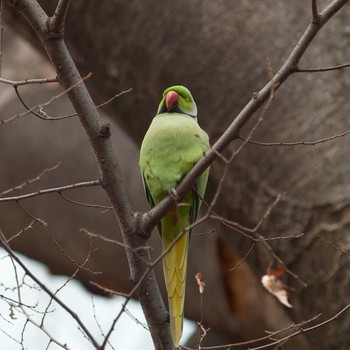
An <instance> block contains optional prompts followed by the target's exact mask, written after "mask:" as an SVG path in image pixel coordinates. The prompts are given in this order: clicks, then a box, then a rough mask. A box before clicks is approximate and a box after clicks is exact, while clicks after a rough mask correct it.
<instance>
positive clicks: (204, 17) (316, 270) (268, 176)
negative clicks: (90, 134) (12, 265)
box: [0, 0, 350, 349]
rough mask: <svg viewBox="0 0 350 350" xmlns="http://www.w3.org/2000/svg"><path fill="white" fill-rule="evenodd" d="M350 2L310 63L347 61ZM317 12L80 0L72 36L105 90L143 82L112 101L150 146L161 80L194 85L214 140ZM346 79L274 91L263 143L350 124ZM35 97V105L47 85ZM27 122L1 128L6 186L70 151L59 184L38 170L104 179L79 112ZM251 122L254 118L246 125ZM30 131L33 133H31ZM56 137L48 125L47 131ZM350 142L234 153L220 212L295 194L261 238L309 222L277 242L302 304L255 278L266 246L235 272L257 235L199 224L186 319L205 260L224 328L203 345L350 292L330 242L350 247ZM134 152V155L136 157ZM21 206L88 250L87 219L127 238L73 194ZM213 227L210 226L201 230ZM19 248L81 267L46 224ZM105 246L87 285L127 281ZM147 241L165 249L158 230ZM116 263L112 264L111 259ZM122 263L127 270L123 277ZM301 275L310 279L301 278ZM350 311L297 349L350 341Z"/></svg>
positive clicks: (71, 246) (325, 307) (209, 312)
mask: <svg viewBox="0 0 350 350" xmlns="http://www.w3.org/2000/svg"><path fill="white" fill-rule="evenodd" d="M320 3H322V4H326V3H327V2H326V1H324V2H320ZM41 4H42V5H43V6H47V7H50V6H51V7H52V8H53V6H54V5H56V4H53V3H52V2H50V1H41ZM319 6H320V8H322V7H321V4H319ZM52 8H51V9H49V8H47V10H48V13H52V11H53V10H52ZM349 12H350V7H349V5H346V6H345V7H344V9H343V10H342V11H341V12H340V13H339V14H337V15H336V16H335V17H334V18H333V19H332V20H331V22H330V23H328V24H327V25H326V27H325V28H324V29H323V30H322V32H321V33H320V34H319V36H318V37H317V38H316V39H315V41H314V42H313V44H312V46H311V47H310V49H309V50H308V52H307V54H306V56H305V57H304V59H303V61H302V65H303V67H318V66H328V65H332V64H339V63H345V61H346V58H347V57H349V54H350V48H349V31H348V27H347V19H348V17H349ZM310 18H311V5H309V4H306V3H305V2H300V1H289V2H278V3H276V2H274V1H272V0H271V1H264V2H261V1H249V2H247V1H235V2H227V1H215V2H213V1H196V0H193V1H191V2H188V1H182V0H177V1H165V2H161V3H160V2H159V1H148V2H138V1H133V2H130V1H115V2H113V3H111V2H108V1H99V2H96V1H78V0H76V1H74V2H72V4H71V7H70V9H69V14H68V23H67V26H66V41H67V42H68V44H69V47H70V49H71V51H72V53H73V56H74V58H75V61H76V62H77V64H78V66H79V69H80V71H81V73H82V75H84V74H86V73H88V72H90V71H91V72H93V78H92V79H91V80H90V81H89V82H88V85H89V88H90V90H91V92H92V94H93V96H94V98H95V100H96V101H104V100H106V99H108V98H109V97H110V96H111V95H112V94H113V93H115V92H116V91H119V90H124V89H127V88H129V87H132V88H133V92H132V93H129V94H126V95H124V96H122V97H120V98H119V99H117V100H116V101H114V102H113V103H111V104H110V105H108V106H107V107H106V111H107V112H108V113H109V114H110V116H111V117H112V118H113V120H114V121H115V122H116V123H118V125H120V126H122V128H123V129H124V130H125V131H126V132H127V134H128V135H129V136H130V137H131V138H132V139H133V140H134V141H135V142H136V144H139V143H140V140H141V139H142V137H143V135H144V133H145V130H146V129H147V127H148V125H149V123H150V121H151V118H152V117H153V115H154V113H155V110H156V107H157V104H158V102H159V96H160V94H161V92H162V90H163V89H164V88H165V87H167V86H170V85H173V84H183V85H186V86H188V87H189V89H190V90H191V92H192V93H193V95H194V97H195V99H196V101H197V105H198V106H199V116H200V123H201V125H202V126H203V127H204V128H205V129H206V130H207V131H208V134H209V135H210V137H211V140H212V142H214V141H215V140H216V139H217V138H218V137H219V136H220V135H221V133H222V132H223V131H224V130H225V129H226V127H227V126H228V125H229V124H230V122H231V121H232V120H233V118H234V117H235V116H236V115H237V114H238V112H239V111H240V110H241V109H242V107H243V106H244V105H245V104H246V103H247V102H248V100H249V99H250V97H251V96H252V94H253V93H254V92H255V91H258V90H259V89H260V88H261V87H262V86H263V85H264V84H265V83H266V82H267V81H268V79H269V74H270V73H269V68H268V63H267V59H269V60H270V61H271V67H272V70H273V71H275V70H277V69H278V68H279V67H280V65H281V64H282V62H283V61H284V60H285V58H286V57H287V55H288V54H289V53H290V51H291V49H292V47H293V46H294V45H295V43H296V42H297V40H298V38H299V37H300V35H301V33H302V32H303V30H304V29H305V28H306V26H307V25H308V23H309V21H310ZM78 19H79V20H78ZM7 21H8V23H10V24H11V25H12V26H13V28H15V29H16V30H18V31H20V32H21V33H22V34H23V35H24V36H26V37H27V38H29V39H30V40H31V41H32V42H34V45H37V46H39V44H38V43H37V42H35V38H34V37H33V34H32V32H31V31H30V30H29V29H28V28H27V27H26V26H25V25H24V24H22V23H21V19H20V18H18V17H17V16H16V15H15V14H14V13H11V12H9V13H8V14H7ZM349 85H350V74H349V70H346V69H344V70H338V71H332V72H324V73H312V74H311V73H300V74H297V75H296V74H295V75H294V76H292V78H290V79H289V80H288V81H287V83H286V84H284V85H283V86H282V88H281V89H280V90H279V91H278V92H277V93H276V96H275V97H274V100H273V102H272V105H271V106H270V108H269V109H268V111H267V113H266V115H265V118H264V122H263V123H262V125H261V126H260V127H259V128H258V130H257V132H256V134H255V135H254V137H253V138H254V139H256V140H260V141H265V142H282V141H286V142H288V141H294V140H319V139H323V138H325V137H328V136H332V135H335V134H339V133H341V132H344V131H346V130H349V129H350V122H349V118H348V111H349V108H350V101H349ZM42 97H43V96H41V97H40V98H42ZM28 98H30V100H31V101H33V102H34V98H37V97H33V100H32V98H31V97H28ZM258 116H259V113H258V114H257V117H258ZM26 123H28V124H24V123H22V122H21V123H18V124H16V126H12V125H9V126H6V128H7V129H6V131H4V130H1V129H0V132H1V131H2V132H3V133H4V137H3V138H2V139H3V140H4V142H5V143H6V144H7V145H8V146H7V147H4V148H2V150H1V152H2V159H4V163H6V164H8V165H7V169H13V171H14V173H12V170H11V171H6V172H4V174H3V175H2V178H4V180H2V183H3V184H4V185H6V186H9V187H10V186H11V183H13V181H14V180H15V179H16V177H17V176H18V177H17V179H18V182H20V181H21V180H22V179H23V176H24V175H25V177H24V178H27V177H30V174H33V173H34V174H36V172H37V171H36V169H39V171H40V169H41V168H42V167H46V166H47V164H49V163H50V162H52V163H55V161H56V159H57V160H62V159H64V163H63V164H62V167H61V168H60V169H59V170H58V173H56V174H55V176H51V178H50V182H47V183H46V182H45V180H43V181H42V182H40V188H43V187H52V185H53V183H52V178H55V179H57V180H54V181H58V182H59V184H60V185H62V184H66V183H73V182H75V181H82V180H89V179H91V178H96V177H97V176H98V175H97V167H96V166H95V164H94V159H93V157H92V155H90V153H89V152H88V151H87V140H85V139H84V135H83V134H82V133H80V131H79V126H78V125H77V123H76V121H71V120H70V121H67V122H59V123H57V124H49V125H47V124H45V125H44V123H43V122H42V121H39V120H36V119H35V120H34V119H32V120H30V121H26ZM68 123H69V124H68ZM253 123H254V121H252V122H251V124H250V125H248V126H246V128H245V130H244V132H243V133H244V134H245V135H246V134H247V133H248V132H249V127H251V125H252V124H253ZM17 126H20V127H21V131H20V133H21V134H20V135H21V137H20V140H19V141H18V142H16V144H15V145H13V138H14V137H15V136H14V135H16V137H18V130H17V128H16V127H17ZM11 128H12V129H13V130H12V129H11ZM28 130H33V133H32V134H28ZM67 130H72V133H71V134H70V135H71V136H70V137H67V142H63V143H62V134H66V131H67ZM33 135H35V136H33ZM46 135H50V136H49V140H48V139H47V137H45V136H46ZM52 135H56V136H55V137H53V136H52ZM116 139H117V142H118V143H117V145H116V149H117V153H119V154H120V156H125V162H124V171H127V172H128V174H129V175H127V177H129V178H130V181H129V187H130V188H132V189H133V190H134V191H133V196H134V197H135V198H136V199H137V198H139V197H141V195H140V193H141V192H142V189H141V186H140V181H139V180H137V179H136V177H137V174H138V170H137V148H136V149H135V146H134V145H133V144H131V143H130V141H129V140H128V139H126V138H124V136H123V134H118V136H117V137H116ZM68 140H69V141H68ZM29 144H30V145H33V146H32V147H33V148H32V149H26V150H23V147H24V145H29ZM237 144H238V143H234V144H233V145H232V147H231V149H230V151H233V150H234V149H236V148H237ZM9 145H12V146H9ZM349 146H350V141H349V137H343V138H337V139H335V140H333V141H329V142H325V143H322V144H318V145H315V146H305V145H301V146H293V147H282V146H274V147H272V146H270V147H267V146H261V145H253V144H249V145H247V146H246V147H244V149H243V151H241V152H240V154H239V156H238V157H237V158H236V159H235V160H234V161H233V162H232V163H231V164H230V166H229V171H228V175H227V177H226V179H225V181H224V185H223V189H222V191H221V193H220V197H219V201H218V203H217V205H216V207H215V211H216V212H217V213H218V214H219V215H220V216H223V217H225V218H228V219H230V220H234V221H237V222H239V223H240V224H243V225H246V226H250V227H252V226H254V225H255V224H256V223H257V222H259V220H260V219H261V217H262V215H263V213H264V211H265V210H266V208H267V207H268V205H269V204H270V203H271V202H272V201H273V200H274V198H275V197H276V195H277V194H278V193H282V192H283V193H285V194H284V196H283V197H282V199H281V200H280V202H279V203H278V204H277V206H276V207H274V208H273V211H272V213H271V215H270V216H269V217H268V218H267V219H266V220H265V221H264V223H263V225H262V227H261V228H260V230H259V233H260V234H262V235H263V236H264V237H280V236H288V235H296V234H299V233H304V235H303V236H302V237H300V238H297V239H288V240H287V239H279V240H276V241H273V242H269V244H270V245H271V247H272V248H273V249H274V251H275V252H276V254H278V255H279V256H280V257H281V259H282V260H283V262H284V263H285V264H286V266H287V267H288V268H289V269H290V270H292V271H293V272H294V273H295V274H297V275H298V276H299V277H300V279H295V278H293V277H292V276H290V275H287V276H286V278H285V279H284V281H285V282H286V283H287V284H288V285H290V286H293V287H295V288H296V292H294V293H293V294H292V296H291V303H292V305H293V309H291V310H286V309H285V308H284V307H283V306H281V305H279V304H277V302H276V301H275V300H274V299H273V298H272V297H271V296H269V295H268V294H267V293H266V292H265V291H264V290H263V289H262V287H261V286H260V283H259V279H260V277H261V275H262V274H264V273H265V270H266V268H267V267H268V266H269V264H270V263H271V261H273V256H272V255H271V253H270V252H269V251H268V250H266V248H265V247H264V245H263V244H262V243H261V242H260V243H257V244H256V245H255V247H254V249H253V251H252V252H251V253H250V254H249V256H248V257H247V259H246V261H245V262H244V263H242V264H241V265H240V266H239V268H237V269H235V270H234V271H233V272H228V270H229V269H230V268H232V267H234V266H236V265H237V264H238V263H239V262H240V259H241V258H242V257H243V256H244V255H245V253H246V252H247V251H248V250H249V248H250V247H251V244H252V241H251V240H249V239H247V238H246V237H245V236H243V235H241V234H240V233H238V232H236V231H233V230H230V229H228V228H224V227H221V228H220V229H219V230H217V231H215V232H214V233H212V234H208V235H204V236H194V237H193V239H192V242H191V250H190V263H189V266H190V268H189V273H188V276H189V280H188V291H187V299H186V315H187V316H188V317H190V318H192V319H194V320H199V318H200V315H199V296H198V292H197V287H196V285H195V281H194V279H193V276H194V274H195V273H196V272H197V271H198V270H200V271H201V272H202V273H203V274H204V275H205V277H206V279H207V289H206V292H205V295H204V324H205V325H206V326H210V327H212V328H213V329H214V330H215V331H216V335H218V334H219V335H221V337H220V338H219V340H218V338H215V339H214V332H209V335H208V337H207V342H208V344H213V345H214V344H218V343H221V342H225V341H230V342H233V341H242V340H246V339H251V338H254V337H258V336H261V335H262V334H263V332H264V330H265V329H269V330H271V329H279V328H282V327H283V326H285V325H287V324H288V322H292V321H295V322H300V321H302V320H306V319H309V318H310V317H312V316H314V315H315V314H318V313H319V312H322V314H323V317H324V319H327V318H329V317H331V316H333V315H334V314H336V313H337V312H338V311H339V310H340V309H341V308H342V307H343V306H345V305H346V304H348V303H349V297H348V294H349V289H350V280H349V278H350V276H349V273H347V270H348V266H349V262H348V259H349V257H348V255H346V254H345V253H342V252H341V251H340V250H339V249H335V248H334V247H333V246H332V245H331V244H329V243H327V241H331V242H332V243H333V244H335V245H336V246H337V247H339V248H341V249H342V250H345V251H347V250H349V248H348V247H349V236H348V234H347V229H348V227H349V222H350V220H349V218H350V216H349V199H350V185H349V182H348V181H347V180H348V178H349V175H350V168H349V166H348V163H349V156H348V151H349ZM43 147H45V152H43V151H42V149H43ZM51 147H52V148H51ZM84 147H86V148H84ZM15 149H18V150H21V151H20V152H22V153H20V154H23V158H19V157H13V154H14V150H15ZM58 150H59V151H58ZM119 150H120V151H119ZM129 150H130V152H133V154H134V155H135V156H133V157H132V158H133V161H132V162H130V157H129V156H128V154H129ZM118 151H119V152H118ZM23 152H25V153H23ZM227 153H229V151H228V152H227ZM17 154H18V153H17ZM24 154H25V156H24ZM127 161H128V162H127ZM52 163H51V164H52ZM130 163H132V164H130ZM24 169H25V170H24ZM82 169H84V170H83V173H84V176H86V177H84V179H82V177H81V174H82ZM87 169H89V171H87ZM60 172H61V175H60ZM57 174H58V175H57ZM222 174H223V163H222V162H220V161H217V162H216V163H215V164H214V166H213V170H212V172H211V178H210V185H209V190H208V192H209V193H208V198H210V197H211V196H213V194H214V193H215V191H216V188H217V185H218V183H219V181H220V179H221V177H222ZM19 175H21V176H19ZM6 177H7V180H5V178H6ZM9 178H11V182H10V181H9V180H8V179H9ZM131 178H133V179H135V180H132V179H131ZM63 179H64V181H63ZM62 182H63V183H62ZM136 183H137V184H136ZM6 186H5V187H4V188H6ZM84 192H85V191H84ZM77 195H79V196H82V198H84V199H85V200H86V201H90V200H92V198H93V200H94V201H103V202H105V201H106V198H105V196H104V194H103V192H102V191H101V190H100V189H96V190H91V189H89V190H86V193H81V191H79V194H77ZM77 198H78V197H77ZM136 202H137V203H139V201H136ZM48 203H50V207H48ZM24 205H25V206H26V207H28V208H30V209H31V210H32V211H33V212H34V213H35V215H37V216H38V217H41V218H43V219H44V220H45V221H48V222H49V224H50V228H52V232H53V233H54V236H55V238H56V239H57V240H59V242H60V243H61V244H62V245H63V247H64V249H65V250H66V251H67V252H68V253H69V254H71V255H72V256H73V257H74V259H76V260H77V261H79V260H83V259H84V257H85V256H86V254H87V251H88V249H89V240H88V239H87V238H86V237H84V236H83V235H82V234H81V233H79V232H78V230H79V228H80V227H86V228H87V229H89V230H92V231H96V232H101V233H102V234H103V235H105V236H107V237H110V238H116V235H115V223H114V222H113V221H114V220H113V218H112V215H111V214H110V213H106V214H99V213H96V215H92V214H91V211H92V210H93V209H88V208H80V207H76V206H73V205H67V203H66V202H63V201H62V199H60V198H58V196H54V195H50V198H49V199H46V200H45V199H42V198H37V199H33V200H30V201H29V200H28V201H26V202H25V203H24ZM137 205H138V208H139V209H140V210H143V209H145V208H146V207H145V205H144V202H143V204H142V205H141V204H137ZM1 212H2V219H1V220H2V227H3V230H4V231H5V233H7V234H10V233H14V232H17V231H19V230H20V229H21V228H23V226H24V225H25V223H28V217H26V216H25V215H24V214H23V212H21V211H20V210H19V209H18V208H16V206H15V205H9V204H6V205H5V204H2V205H1ZM62 218H65V219H64V220H62ZM209 224H210V225H209ZM217 224H218V223H217V222H216V221H215V220H214V221H213V222H211V223H208V225H209V226H210V227H215V226H216V225H217ZM207 229H208V228H207V227H203V228H201V230H200V231H205V230H207ZM320 237H323V238H324V240H322V239H321V238H320ZM13 244H14V247H15V248H16V249H18V250H19V251H22V252H24V253H25V254H27V255H29V256H32V257H34V258H36V259H39V260H41V261H44V262H45V263H47V264H48V266H50V268H51V269H52V271H53V272H55V273H66V274H69V273H71V272H72V271H73V270H74V269H75V267H74V265H73V264H72V262H71V261H69V260H67V259H66V258H65V257H64V256H63V255H62V254H61V253H60V252H59V251H58V250H57V248H55V247H54V244H53V243H52V240H51V239H50V238H49V237H47V235H45V234H44V232H43V230H42V229H41V228H40V227H39V226H38V227H35V229H33V230H31V232H30V234H28V233H26V234H25V235H22V236H21V237H20V238H19V239H16V240H14V242H13ZM95 244H96V245H98V246H99V250H98V251H97V252H96V253H95V255H94V257H93V259H91V261H90V265H91V266H89V267H90V268H92V269H94V270H98V271H103V274H102V275H96V276H92V275H91V274H90V273H88V272H87V271H82V272H81V274H80V276H79V278H80V279H81V280H82V282H83V283H85V284H86V285H87V286H89V287H90V288H92V287H91V285H90V284H89V281H90V280H95V281H96V282H97V283H99V284H101V285H104V286H106V287H109V288H113V289H117V290H119V291H128V290H129V289H130V284H129V281H128V275H127V273H126V271H127V270H128V269H127V265H126V260H125V253H124V251H123V248H122V247H117V246H115V245H110V244H107V243H102V242H101V241H98V242H95ZM151 244H152V245H155V246H156V247H159V243H158V242H157V237H155V239H154V241H152V242H151ZM49 247H51V248H49ZM54 252H55V253H54ZM156 252H158V250H157V251H156ZM156 255H157V253H155V256H156ZM111 261H115V265H114V266H111V263H110V262H111ZM115 266H118V271H120V273H119V272H118V273H117V274H116V271H115ZM158 272H159V271H158ZM159 275H160V274H159ZM159 279H160V278H159ZM300 280H302V281H305V282H306V283H307V284H308V286H307V287H305V286H303V285H302V284H301V283H300ZM320 291H322V292H321V293H320ZM349 323H350V318H349V317H347V315H345V316H343V317H342V318H340V319H339V320H338V321H335V322H333V323H330V324H329V325H328V326H327V327H324V328H322V329H320V330H319V331H315V332H313V333H309V334H306V335H305V336H304V338H301V337H298V338H296V339H295V343H294V346H295V348H300V347H301V346H302V348H305V349H306V348H308V347H309V348H318V349H329V348H338V349H346V348H348V346H349V344H350V337H349V334H348V332H347V330H348V329H349V326H350V324H349ZM211 333H212V334H213V339H212V341H211V339H210V336H211ZM305 337H306V338H307V339H306V338H305ZM287 346H288V345H287ZM291 346H292V343H291ZM291 348H292V347H291Z"/></svg>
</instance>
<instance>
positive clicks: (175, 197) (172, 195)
mask: <svg viewBox="0 0 350 350" xmlns="http://www.w3.org/2000/svg"><path fill="white" fill-rule="evenodd" d="M168 195H169V197H170V198H171V199H173V200H174V201H175V202H177V201H179V200H180V197H179V196H178V194H177V192H176V190H175V188H170V189H169V190H168Z"/></svg>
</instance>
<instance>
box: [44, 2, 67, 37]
mask: <svg viewBox="0 0 350 350" xmlns="http://www.w3.org/2000/svg"><path fill="white" fill-rule="evenodd" d="M69 3H70V0H59V2H58V4H57V7H56V10H55V13H54V15H53V16H52V17H50V18H49V21H48V27H49V31H50V35H51V37H54V38H63V35H64V26H65V22H66V17H67V13H68V8H69Z"/></svg>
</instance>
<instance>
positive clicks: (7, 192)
mask: <svg viewBox="0 0 350 350" xmlns="http://www.w3.org/2000/svg"><path fill="white" fill-rule="evenodd" d="M60 165H61V162H58V163H57V164H56V165H54V166H52V167H51V168H46V169H44V170H43V171H42V172H41V173H40V174H39V175H37V176H35V177H34V178H32V179H29V180H26V181H24V182H22V183H21V184H19V185H17V186H15V187H12V188H9V189H7V190H5V191H2V192H0V197H2V196H3V195H6V194H9V193H10V192H13V191H15V190H21V189H22V188H23V187H25V186H27V185H29V184H32V183H33V182H36V181H39V180H40V179H41V177H42V176H43V175H45V174H46V173H49V172H50V171H54V170H56V169H57V168H58V167H59V166H60Z"/></svg>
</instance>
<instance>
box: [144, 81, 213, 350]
mask: <svg viewBox="0 0 350 350" xmlns="http://www.w3.org/2000/svg"><path fill="white" fill-rule="evenodd" d="M196 115H197V107H196V104H195V102H194V101H193V98H192V95H191V94H190V92H189V91H188V90H187V89H186V88H185V87H183V86H173V87H170V88H168V89H167V90H165V91H164V93H163V99H162V101H161V103H160V105H159V108H158V114H157V115H156V116H155V117H154V119H153V121H152V123H151V126H150V127H149V129H148V131H147V133H146V135H145V137H144V140H143V143H142V146H141V151H140V167H141V172H142V178H143V182H144V187H145V191H146V195H147V200H148V202H149V203H150V205H151V206H154V205H156V204H157V203H159V202H160V201H161V200H162V199H163V198H164V197H165V196H166V195H167V194H168V191H169V190H170V189H175V188H176V186H177V185H178V184H179V183H180V181H181V180H182V178H183V177H184V176H185V175H186V174H187V173H188V172H189V171H190V170H191V168H192V167H193V166H194V165H195V164H196V163H197V162H198V160H199V159H200V158H201V157H202V156H203V154H204V152H206V151H208V149H209V140H208V136H207V134H206V133H205V132H204V131H203V130H202V129H201V128H200V127H199V125H198V123H197V120H196ZM208 174H209V169H208V170H207V171H205V172H204V173H203V174H202V175H201V177H200V178H199V179H198V180H197V182H196V184H195V189H196V191H190V192H189V193H188V194H187V195H186V196H185V198H183V199H182V200H181V202H180V203H179V205H178V206H177V207H176V208H173V209H171V210H170V211H169V212H168V213H167V214H166V215H165V216H164V217H163V219H162V220H161V222H160V225H159V226H158V229H159V231H160V232H159V233H160V235H161V237H162V242H163V251H164V250H166V249H168V247H169V246H170V245H171V244H172V242H173V241H174V240H175V239H176V237H177V236H178V235H179V234H181V233H183V231H184V229H185V228H186V227H188V226H189V225H190V224H191V223H193V222H194V221H195V220H196V217H197V214H198V210H199V207H200V203H201V200H200V198H202V197H203V195H204V192H205V188H206V184H207V180H208ZM196 192H198V194H199V196H198V195H197V193H196ZM189 237H190V232H185V233H184V234H183V235H182V237H181V238H180V239H179V240H178V241H177V242H176V243H175V244H174V246H173V247H172V248H171V249H170V250H169V252H168V253H167V254H166V255H165V257H164V259H163V270H164V277H165V282H166V287H167V292H168V301H169V312H170V323H171V333H172V338H173V342H174V346H175V347H178V346H179V341H180V338H181V334H182V323H183V309H184V296H185V282H186V270H187V252H188V242H189Z"/></svg>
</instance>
